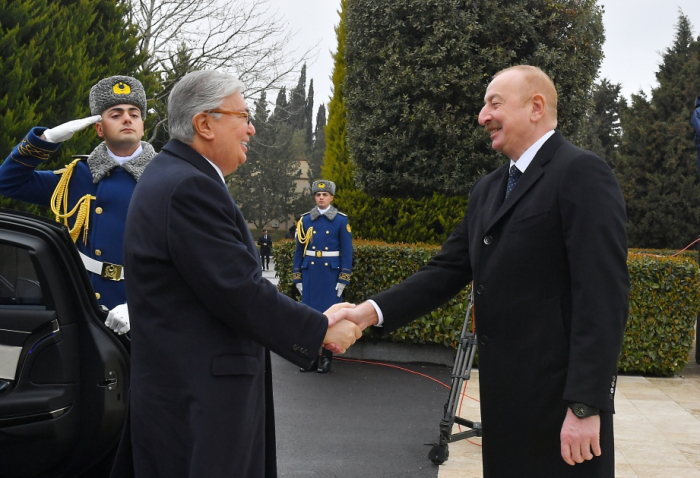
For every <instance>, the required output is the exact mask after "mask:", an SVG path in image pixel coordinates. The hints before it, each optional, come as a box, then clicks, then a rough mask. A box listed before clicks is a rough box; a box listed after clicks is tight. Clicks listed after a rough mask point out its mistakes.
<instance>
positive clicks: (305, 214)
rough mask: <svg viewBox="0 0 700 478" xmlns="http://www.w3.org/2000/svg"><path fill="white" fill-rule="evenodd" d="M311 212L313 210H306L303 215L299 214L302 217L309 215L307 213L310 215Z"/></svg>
mask: <svg viewBox="0 0 700 478" xmlns="http://www.w3.org/2000/svg"><path fill="white" fill-rule="evenodd" d="M309 214H311V211H309V212H305V213H304V214H302V215H301V216H299V219H301V218H302V217H304V216H307V215H309Z"/></svg>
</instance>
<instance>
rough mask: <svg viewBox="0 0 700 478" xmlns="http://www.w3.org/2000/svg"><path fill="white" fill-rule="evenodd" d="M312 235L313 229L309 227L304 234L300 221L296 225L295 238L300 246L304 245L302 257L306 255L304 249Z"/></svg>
mask: <svg viewBox="0 0 700 478" xmlns="http://www.w3.org/2000/svg"><path fill="white" fill-rule="evenodd" d="M313 234H314V227H313V226H309V228H308V229H307V230H306V232H304V225H303V224H302V223H301V219H299V222H298V223H297V238H298V239H299V242H300V243H301V244H304V255H306V249H307V248H308V247H309V244H310V243H311V237H312V236H313Z"/></svg>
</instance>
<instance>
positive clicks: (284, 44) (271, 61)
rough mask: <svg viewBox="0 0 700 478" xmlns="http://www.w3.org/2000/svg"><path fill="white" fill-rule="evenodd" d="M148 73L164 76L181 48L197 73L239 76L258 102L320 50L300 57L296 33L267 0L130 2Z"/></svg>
mask: <svg viewBox="0 0 700 478" xmlns="http://www.w3.org/2000/svg"><path fill="white" fill-rule="evenodd" d="M129 1H130V3H131V7H132V23H133V24H134V25H136V26H137V28H139V29H140V33H141V42H140V45H139V46H140V49H141V51H143V52H147V53H148V59H147V60H146V61H145V63H144V64H143V65H142V69H143V70H144V71H150V72H156V73H159V72H160V73H163V72H165V71H166V70H167V67H168V65H170V63H171V61H172V58H173V56H174V55H175V53H176V52H177V51H178V49H180V48H183V47H184V48H185V49H186V50H187V53H188V54H189V57H190V67H191V69H192V70H195V69H203V68H210V69H220V70H225V71H229V72H231V73H232V74H235V75H236V76H238V77H239V78H240V79H241V80H242V81H243V82H244V83H246V86H247V87H248V90H247V92H246V96H248V97H251V98H256V97H257V96H258V95H259V93H260V92H261V91H262V90H264V89H275V88H279V87H281V86H283V85H284V83H285V82H286V81H287V80H288V77H289V76H290V74H291V73H293V72H295V71H298V70H299V68H300V66H301V65H302V64H303V63H304V62H309V61H310V60H313V58H314V56H315V55H314V50H315V49H316V47H314V48H312V49H309V50H307V51H304V52H300V53H299V54H298V55H296V53H297V52H296V51H290V50H289V45H290V41H291V39H292V38H293V36H294V33H293V32H291V31H289V29H288V27H287V24H286V23H285V22H284V21H283V20H282V18H280V17H279V16H278V14H277V12H275V11H270V6H269V0H250V1H247V0H229V1H226V0H129Z"/></svg>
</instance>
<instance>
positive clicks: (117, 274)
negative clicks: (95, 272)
mask: <svg viewBox="0 0 700 478" xmlns="http://www.w3.org/2000/svg"><path fill="white" fill-rule="evenodd" d="M100 277H104V278H105V279H109V280H114V281H120V280H122V266H120V265H119V264H111V263H109V262H103V263H102V273H101V274H100Z"/></svg>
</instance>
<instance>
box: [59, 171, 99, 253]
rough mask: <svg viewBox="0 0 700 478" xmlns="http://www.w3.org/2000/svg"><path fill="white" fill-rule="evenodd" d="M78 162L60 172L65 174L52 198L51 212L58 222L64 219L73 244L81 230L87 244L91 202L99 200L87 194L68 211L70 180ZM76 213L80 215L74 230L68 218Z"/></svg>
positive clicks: (77, 217) (76, 219) (74, 224)
mask: <svg viewBox="0 0 700 478" xmlns="http://www.w3.org/2000/svg"><path fill="white" fill-rule="evenodd" d="M78 161H80V159H76V160H74V161H73V162H71V163H70V164H69V165H68V166H66V169H64V170H62V171H60V172H61V173H63V174H62V175H61V180H60V181H59V182H58V185H57V186H56V189H55V190H54V192H53V195H52V196H51V211H53V213H54V214H55V215H56V222H61V219H62V220H63V224H65V225H66V227H68V228H69V231H70V237H71V238H73V242H76V241H77V240H78V236H79V235H80V230H81V229H82V230H83V243H84V244H87V237H88V229H89V228H90V201H92V200H93V199H97V198H96V197H95V196H92V195H90V194H86V195H85V196H83V197H81V198H80V199H79V200H78V202H77V203H76V204H75V207H74V208H73V209H72V210H71V211H68V183H69V182H70V178H71V176H72V175H73V170H74V169H75V165H76V164H77V163H78ZM57 173H58V172H57ZM61 207H63V213H61ZM76 211H77V213H78V215H77V216H76V218H75V222H74V223H73V228H70V225H69V224H68V218H69V217H71V216H73V215H74V214H75V213H76ZM83 226H84V227H83Z"/></svg>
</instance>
